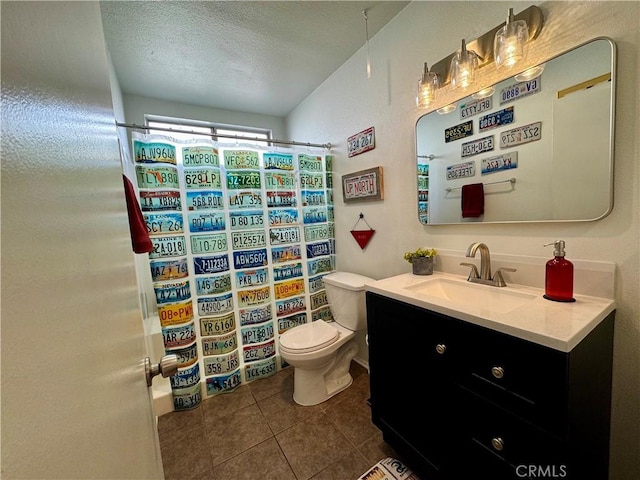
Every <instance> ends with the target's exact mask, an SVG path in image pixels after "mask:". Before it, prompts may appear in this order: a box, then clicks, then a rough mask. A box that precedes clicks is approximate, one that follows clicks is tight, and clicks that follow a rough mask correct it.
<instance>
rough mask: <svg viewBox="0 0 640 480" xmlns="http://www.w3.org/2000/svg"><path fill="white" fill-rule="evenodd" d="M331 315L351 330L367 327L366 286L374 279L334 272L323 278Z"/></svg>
mask: <svg viewBox="0 0 640 480" xmlns="http://www.w3.org/2000/svg"><path fill="white" fill-rule="evenodd" d="M323 281H324V286H325V289H326V291H327V300H328V301H329V308H330V309H331V314H332V315H333V318H334V320H335V321H336V322H338V323H339V324H340V325H342V326H343V327H345V328H348V329H349V330H353V331H357V330H364V329H365V328H366V327H367V315H366V304H365V290H364V286H365V284H367V283H371V282H375V280H374V279H373V278H369V277H365V276H363V275H358V274H356V273H349V272H333V273H330V274H329V275H325V276H324V277H323Z"/></svg>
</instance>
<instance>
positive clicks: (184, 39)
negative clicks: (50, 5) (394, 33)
mask: <svg viewBox="0 0 640 480" xmlns="http://www.w3.org/2000/svg"><path fill="white" fill-rule="evenodd" d="M408 3H409V2H400V1H377V2H376V1H368V2H366V1H365V2H358V1H302V2H290V1H277V2H253V1H203V2H201V1H186V2H185V1H131V2H129V1H102V2H100V6H101V11H102V21H103V25H104V33H105V37H106V41H107V45H108V48H109V51H110V53H111V57H112V60H113V64H114V68H115V71H116V74H117V76H118V80H119V82H120V87H121V89H122V91H123V92H124V93H128V94H136V95H143V96H147V97H153V98H159V99H164V100H171V101H176V102H181V103H187V104H193V105H201V106H208V107H214V108H222V109H228V110H235V111H240V112H250V113H260V114H266V115H276V116H285V115H286V114H288V113H289V112H290V111H291V110H293V109H294V108H295V107H296V105H298V104H299V103H300V102H301V101H302V100H304V99H305V98H306V97H307V96H308V95H309V94H310V93H311V92H312V91H313V90H314V89H315V88H316V87H318V85H320V84H321V83H322V82H323V81H324V80H325V79H326V78H327V77H329V76H330V75H331V74H332V73H333V72H334V71H335V70H336V69H337V68H338V67H340V65H342V64H343V63H344V62H345V61H346V60H348V59H349V58H350V57H351V56H352V55H353V54H354V53H355V52H356V51H357V50H358V49H360V48H361V47H362V46H363V45H364V44H365V41H366V34H365V21H364V16H363V13H362V12H363V10H365V9H366V10H367V16H368V26H369V38H371V37H372V36H373V35H375V33H376V32H378V31H379V30H380V29H381V28H382V27H383V26H384V25H385V24H387V23H388V22H389V20H391V19H392V18H393V17H394V16H395V15H396V14H397V13H398V12H399V11H400V10H402V9H403V8H404V7H405V6H406V5H407V4H408ZM363 69H364V66H363ZM363 71H364V70H363Z"/></svg>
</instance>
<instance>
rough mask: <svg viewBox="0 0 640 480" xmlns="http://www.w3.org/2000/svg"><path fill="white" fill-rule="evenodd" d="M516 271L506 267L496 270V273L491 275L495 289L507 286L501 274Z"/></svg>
mask: <svg viewBox="0 0 640 480" xmlns="http://www.w3.org/2000/svg"><path fill="white" fill-rule="evenodd" d="M515 271H517V269H515V268H508V267H500V268H498V269H496V272H495V273H494V274H493V285H494V286H496V287H506V286H507V284H506V282H505V281H504V277H503V276H502V272H515Z"/></svg>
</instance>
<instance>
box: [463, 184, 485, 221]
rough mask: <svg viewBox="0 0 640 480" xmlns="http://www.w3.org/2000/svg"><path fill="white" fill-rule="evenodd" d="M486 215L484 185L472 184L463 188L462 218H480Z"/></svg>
mask: <svg viewBox="0 0 640 480" xmlns="http://www.w3.org/2000/svg"><path fill="white" fill-rule="evenodd" d="M483 213H484V185H483V184H482V183H472V184H469V185H463V186H462V218H467V217H479V216H480V215H482V214H483Z"/></svg>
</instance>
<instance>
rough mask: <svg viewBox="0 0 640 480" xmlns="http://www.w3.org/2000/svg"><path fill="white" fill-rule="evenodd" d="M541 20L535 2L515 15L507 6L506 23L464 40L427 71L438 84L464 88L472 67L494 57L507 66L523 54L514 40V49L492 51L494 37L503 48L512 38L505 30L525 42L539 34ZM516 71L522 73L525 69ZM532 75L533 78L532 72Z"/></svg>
mask: <svg viewBox="0 0 640 480" xmlns="http://www.w3.org/2000/svg"><path fill="white" fill-rule="evenodd" d="M523 24H524V27H523ZM543 24H544V17H543V15H542V10H540V8H539V7H537V6H535V5H532V6H530V7H529V8H527V9H525V10H523V11H521V12H520V13H518V14H517V15H514V14H513V9H509V17H508V18H507V22H506V23H503V24H500V25H498V26H497V27H494V28H493V29H491V30H489V31H488V32H486V33H484V34H483V35H481V36H479V37H478V38H476V39H474V40H471V41H469V42H465V41H464V40H463V41H462V48H461V49H460V50H458V51H457V52H454V53H452V54H450V55H449V56H447V57H445V58H443V59H441V60H439V61H437V62H436V63H434V64H433V65H431V69H429V70H427V72H428V73H433V74H435V75H436V77H437V79H438V83H439V85H438V87H437V88H442V87H444V86H446V85H448V84H449V83H451V86H452V87H453V88H463V89H464V88H467V87H468V86H469V85H471V83H473V79H474V77H475V71H476V70H477V69H478V68H481V67H484V66H485V65H489V64H490V63H491V62H493V61H494V60H496V66H498V67H500V66H503V67H505V68H508V65H511V63H512V62H513V65H515V64H516V63H515V60H518V59H520V58H522V57H519V56H518V54H517V52H518V48H519V47H517V45H518V43H517V41H516V44H515V45H516V47H515V49H514V52H516V53H510V52H511V50H509V49H507V50H504V51H503V50H500V49H499V51H497V52H495V55H494V43H495V41H496V39H497V38H498V39H499V40H500V41H499V42H498V43H499V44H500V45H501V46H502V45H503V44H504V45H505V48H506V45H512V44H511V38H512V36H513V35H511V34H509V35H507V34H508V33H509V32H512V31H515V37H516V40H517V39H524V42H525V43H528V42H531V41H532V40H534V39H535V38H537V37H538V35H539V34H540V31H541V30H542V26H543ZM501 32H502V33H501ZM509 48H511V47H509ZM523 54H524V52H523ZM474 67H475V68H474ZM519 75H524V72H523V73H521V74H519ZM532 78H535V76H533V77H532ZM479 93H480V92H478V94H479ZM416 101H417V100H416ZM417 102H418V101H417ZM418 105H419V104H418Z"/></svg>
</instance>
